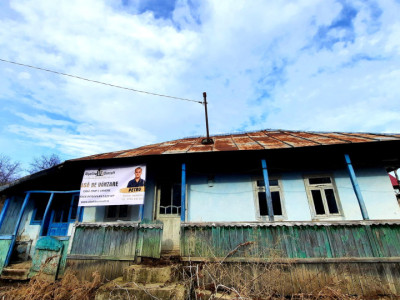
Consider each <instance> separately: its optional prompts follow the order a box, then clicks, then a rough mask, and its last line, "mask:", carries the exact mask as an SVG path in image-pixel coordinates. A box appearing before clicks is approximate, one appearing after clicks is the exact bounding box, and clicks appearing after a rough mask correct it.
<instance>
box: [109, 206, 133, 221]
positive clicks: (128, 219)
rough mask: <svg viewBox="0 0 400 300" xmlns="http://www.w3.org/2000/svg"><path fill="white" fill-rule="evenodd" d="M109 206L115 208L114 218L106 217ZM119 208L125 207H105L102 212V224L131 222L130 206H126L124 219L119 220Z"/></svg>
mask: <svg viewBox="0 0 400 300" xmlns="http://www.w3.org/2000/svg"><path fill="white" fill-rule="evenodd" d="M111 206H115V207H116V208H117V212H116V216H115V217H114V218H109V217H107V215H108V210H109V208H110V207H111ZM121 206H125V205H107V206H106V207H105V208H106V209H105V210H104V222H117V221H131V206H132V205H126V206H127V207H128V209H127V213H126V217H124V218H121V217H120V216H119V213H120V208H121Z"/></svg>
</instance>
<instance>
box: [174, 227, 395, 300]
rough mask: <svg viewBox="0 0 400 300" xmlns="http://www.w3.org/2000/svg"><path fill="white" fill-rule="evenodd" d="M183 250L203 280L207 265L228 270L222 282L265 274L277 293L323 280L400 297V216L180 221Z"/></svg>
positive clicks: (308, 289) (353, 290)
mask: <svg viewBox="0 0 400 300" xmlns="http://www.w3.org/2000/svg"><path fill="white" fill-rule="evenodd" d="M181 256H182V260H183V261H184V263H185V264H186V265H190V266H191V268H193V267H194V266H196V265H197V264H201V265H202V267H201V268H198V269H199V270H203V271H202V272H203V273H204V274H203V275H204V276H203V277H202V278H204V280H207V279H206V278H207V274H208V273H207V270H214V271H215V273H216V274H217V275H218V274H228V276H226V278H221V282H219V283H221V284H226V285H227V286H229V285H230V284H233V283H231V282H230V281H232V280H238V278H240V280H245V279H244V278H245V277H246V276H248V274H250V273H252V272H256V273H257V274H258V275H257V276H261V275H260V274H264V275H265V276H266V277H268V276H270V277H268V278H269V279H268V280H267V281H266V282H268V283H269V284H270V286H271V289H272V290H274V291H275V292H276V293H277V294H278V295H291V294H292V293H305V294H307V293H315V292H316V291H321V290H323V289H324V288H325V291H326V288H327V287H329V288H332V290H340V291H341V292H342V293H345V294H354V295H364V296H366V297H369V298H370V299H375V298H379V297H381V296H382V295H390V296H393V295H395V296H396V297H397V296H400V222H399V221H392V222H390V221H380V222H379V221H377V222H372V221H363V222H334V223H311V222H296V223H289V222H286V223H248V224H240V223H236V224H235V223H197V224H196V223H183V224H182V225H181ZM222 262H224V263H222ZM238 270H239V271H240V272H239V271H238ZM235 272H236V273H238V272H239V273H238V274H237V276H236V275H235ZM211 273H212V272H211V271H210V274H211ZM214 275H215V274H214ZM253 275H254V274H253ZM257 276H252V275H250V276H249V278H257ZM265 276H264V277H265ZM213 278H215V276H214V277H213ZM235 278H236V279H235ZM271 278H272V279H276V280H275V281H271ZM214 280H215V279H214ZM233 286H234V285H233ZM396 299H397V298H396Z"/></svg>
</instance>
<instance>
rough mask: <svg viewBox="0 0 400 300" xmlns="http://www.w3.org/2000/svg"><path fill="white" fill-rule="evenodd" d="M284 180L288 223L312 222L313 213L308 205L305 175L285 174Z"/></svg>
mask: <svg viewBox="0 0 400 300" xmlns="http://www.w3.org/2000/svg"><path fill="white" fill-rule="evenodd" d="M280 179H281V180H282V189H283V198H284V201H285V207H286V215H287V220H288V221H310V220H311V211H310V206H309V204H308V199H307V194H306V189H305V187H304V181H303V175H302V174H301V173H285V174H282V176H281V177H280Z"/></svg>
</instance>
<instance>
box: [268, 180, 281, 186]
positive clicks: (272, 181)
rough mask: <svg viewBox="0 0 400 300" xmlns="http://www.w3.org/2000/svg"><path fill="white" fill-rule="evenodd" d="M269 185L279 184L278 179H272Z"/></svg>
mask: <svg viewBox="0 0 400 300" xmlns="http://www.w3.org/2000/svg"><path fill="white" fill-rule="evenodd" d="M269 186H279V184H278V179H270V180H269Z"/></svg>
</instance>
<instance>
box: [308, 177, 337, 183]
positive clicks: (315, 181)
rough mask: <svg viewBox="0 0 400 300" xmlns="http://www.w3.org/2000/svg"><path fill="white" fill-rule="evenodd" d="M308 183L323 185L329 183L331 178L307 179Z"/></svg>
mask: <svg viewBox="0 0 400 300" xmlns="http://www.w3.org/2000/svg"><path fill="white" fill-rule="evenodd" d="M308 181H309V183H310V184H325V183H331V178H330V177H318V178H309V179H308Z"/></svg>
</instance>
